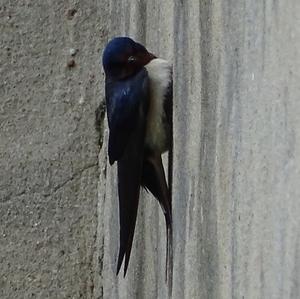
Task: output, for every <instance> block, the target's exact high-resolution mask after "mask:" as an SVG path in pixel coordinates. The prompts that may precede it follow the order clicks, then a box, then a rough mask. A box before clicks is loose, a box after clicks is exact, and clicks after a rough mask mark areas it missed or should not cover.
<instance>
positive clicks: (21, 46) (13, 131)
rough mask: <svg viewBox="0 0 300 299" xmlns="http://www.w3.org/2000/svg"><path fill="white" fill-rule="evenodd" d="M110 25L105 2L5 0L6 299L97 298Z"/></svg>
mask: <svg viewBox="0 0 300 299" xmlns="http://www.w3.org/2000/svg"><path fill="white" fill-rule="evenodd" d="M72 9H76V10H77V12H75V11H73V12H72ZM68 12H69V13H68ZM72 14H74V15H73V16H72ZM105 24H106V15H105V6H104V3H101V2H100V1H89V2H88V3H79V2H74V1H1V5H0V28H1V29H0V31H1V39H0V61H1V64H0V74H1V75H0V76H1V82H0V264H1V266H0V298H1V299H4V298H7V299H16V298H43V299H44V298H96V297H95V296H94V292H95V287H94V286H95V284H96V283H95V280H94V275H95V273H97V279H99V278H98V273H99V263H98V262H97V252H98V251H97V250H96V231H97V221H98V218H97V213H96V211H97V204H98V201H97V184H98V176H99V170H98V153H99V146H98V136H97V133H96V131H95V129H94V111H95V109H96V107H97V105H98V103H99V102H100V100H101V99H102V90H101V84H102V74H101V72H100V68H99V65H98V62H99V56H100V54H101V50H102V47H103V43H104V42H105V39H106V33H105V32H106V29H105V26H104V25H105ZM71 48H74V49H78V52H77V53H76V55H75V57H74V60H75V62H76V65H75V67H71V68H68V67H67V62H68V61H69V60H70V59H71V57H70V53H69V51H70V49H71Z"/></svg>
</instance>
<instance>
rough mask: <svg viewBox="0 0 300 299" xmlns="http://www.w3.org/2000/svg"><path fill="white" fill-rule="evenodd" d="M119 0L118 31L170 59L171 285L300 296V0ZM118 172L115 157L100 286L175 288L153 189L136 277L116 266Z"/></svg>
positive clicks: (183, 289)
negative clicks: (123, 274)
mask: <svg viewBox="0 0 300 299" xmlns="http://www.w3.org/2000/svg"><path fill="white" fill-rule="evenodd" d="M114 3H116V2H115V1H114ZM146 3H147V4H146ZM116 5H117V7H118V9H120V11H122V12H125V15H124V14H122V13H121V14H120V16H121V17H120V18H118V19H113V18H112V20H111V22H112V24H110V28H112V31H111V32H110V35H113V34H117V35H118V34H130V35H131V36H134V37H135V38H137V39H138V40H140V41H141V42H144V43H146V45H147V47H148V48H149V49H151V50H152V51H153V52H154V53H159V54H160V55H161V56H162V57H165V58H173V62H174V169H173V173H174V184H173V202H174V203H173V213H174V217H173V219H174V229H175V233H174V275H173V292H172V296H171V297H172V298H178V299H182V298H187V299H190V298H250V299H252V298H278V299H279V298H299V297H300V270H299V269H300V260H299V256H300V243H299V236H300V217H299V215H300V201H299V200H300V188H299V180H300V173H299V171H300V159H299V152H300V146H299V137H300V136H299V135H300V85H299V82H300V53H299V49H300V26H299V25H300V19H299V14H300V4H299V1H297V0H294V1H288V2H286V1H242V2H238V1H235V2H234V1H174V3H173V2H172V1H166V2H164V4H161V1H151V3H149V2H146V1H145V2H143V1H138V2H136V3H135V2H131V4H129V1H128V2H126V1H121V2H119V3H118V4H116ZM122 5H123V6H122ZM162 6H164V7H162ZM113 8H115V7H113ZM100 161H102V163H105V158H104V156H102V158H101V157H100ZM115 184H116V179H115V169H114V168H113V169H111V168H110V167H108V169H107V181H106V184H105V190H106V192H105V194H106V195H105V200H104V199H103V197H102V198H101V197H100V200H101V203H102V204H101V206H102V205H104V206H105V215H106V216H107V218H106V219H105V222H104V232H105V236H104V260H103V262H104V268H103V278H104V279H103V282H104V285H103V294H104V298H167V287H166V284H165V282H164V279H163V274H164V246H165V244H164V223H163V221H162V219H161V217H160V216H161V215H160V214H161V213H160V211H159V208H158V207H157V205H156V203H155V202H154V201H153V200H151V199H150V198H149V196H144V197H143V199H142V205H141V209H140V211H139V218H138V227H139V228H138V230H137V235H136V237H135V242H134V249H133V253H132V256H133V258H132V259H131V263H130V266H129V272H128V277H127V278H126V279H125V280H124V279H123V278H122V277H118V278H116V277H115V275H114V271H115V265H116V257H117V248H116V247H115V244H116V243H117V242H118V239H117V229H118V220H117V215H116V214H115V210H116V209H117V199H116V198H117V197H116V196H117V195H116V191H115ZM158 217H159V221H158V220H157V219H158ZM108 232H109V233H108Z"/></svg>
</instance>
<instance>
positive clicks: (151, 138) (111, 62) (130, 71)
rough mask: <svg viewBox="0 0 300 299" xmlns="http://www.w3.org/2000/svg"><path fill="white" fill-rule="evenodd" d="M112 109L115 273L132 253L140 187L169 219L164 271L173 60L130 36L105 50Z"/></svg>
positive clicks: (110, 145)
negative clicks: (116, 242)
mask: <svg viewBox="0 0 300 299" xmlns="http://www.w3.org/2000/svg"><path fill="white" fill-rule="evenodd" d="M102 64H103V68H104V72H105V99H106V107H107V115H108V126H109V141H108V156H109V163H110V164H111V165H112V164H113V163H114V162H117V165H118V167H117V169H118V195H119V219H120V247H119V256H118V263H117V274H118V273H119V271H120V268H121V265H122V262H123V260H124V257H125V266H124V277H125V275H126V272H127V267H128V263H129V258H130V252H131V247H132V242H133V236H134V229H135V223H136V217H137V210H138V204H139V194H140V187H141V186H142V187H144V188H145V189H146V190H147V191H150V192H151V193H152V194H153V196H154V197H155V198H156V199H157V200H158V202H159V204H160V206H161V208H162V211H163V213H164V216H165V221H166V231H167V250H166V251H167V253H166V275H167V272H168V271H170V270H168V267H170V259H171V251H172V244H171V242H172V211H171V194H170V191H169V188H168V185H167V182H166V177H165V173H164V168H163V164H162V159H161V155H162V153H164V152H166V151H168V150H169V149H170V146H171V126H172V124H171V120H172V66H171V65H170V64H169V63H168V62H167V61H166V60H163V59H159V58H157V57H156V56H155V55H153V54H151V53H150V52H148V51H147V49H146V48H145V47H144V46H143V45H141V44H139V43H137V42H135V41H133V40H132V39H130V38H128V37H116V38H114V39H112V40H111V41H110V42H109V43H108V44H107V46H106V47H105V50H104V52H103V57H102Z"/></svg>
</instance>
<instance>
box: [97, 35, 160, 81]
mask: <svg viewBox="0 0 300 299" xmlns="http://www.w3.org/2000/svg"><path fill="white" fill-rule="evenodd" d="M154 58H155V56H154V55H153V54H151V53H149V52H148V51H147V49H146V48H145V47H144V46H142V45H141V44H139V43H136V42H135V41H133V40H132V39H131V38H129V37H116V38H114V39H112V40H111V41H110V42H109V43H108V44H107V46H106V47H105V49H104V52H103V56H102V64H103V68H104V71H105V75H106V76H109V77H111V78H113V79H117V80H119V79H125V78H127V77H129V76H131V75H133V74H135V73H136V72H137V71H139V70H140V69H141V68H142V67H143V66H144V65H146V64H147V63H148V62H149V61H151V60H152V59H154Z"/></svg>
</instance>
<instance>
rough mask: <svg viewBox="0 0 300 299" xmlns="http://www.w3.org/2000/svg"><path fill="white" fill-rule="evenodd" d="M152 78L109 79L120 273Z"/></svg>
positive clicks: (133, 217)
mask: <svg viewBox="0 0 300 299" xmlns="http://www.w3.org/2000/svg"><path fill="white" fill-rule="evenodd" d="M148 89H149V79H148V74H147V72H146V70H145V69H142V70H141V71H140V72H138V73H137V74H136V75H135V76H133V77H131V78H130V79H127V80H122V81H118V82H106V102H107V113H108V123H109V129H110V130H109V145H108V154H109V162H110V164H113V163H114V162H115V161H117V162H118V193H119V217H120V218H119V219H120V248H119V257H118V264H117V273H118V272H119V270H120V267H121V265H122V262H123V260H124V257H125V266H124V275H125V274H126V271H127V267H128V263H129V258H130V253H131V247H132V241H133V236H134V230H135V222H136V216H137V210H138V203H139V193H140V185H141V180H142V166H143V159H144V139H145V128H146V116H147V110H148V102H149V90H148Z"/></svg>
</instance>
